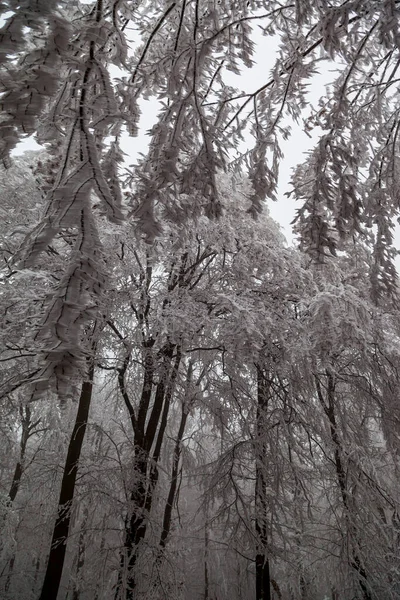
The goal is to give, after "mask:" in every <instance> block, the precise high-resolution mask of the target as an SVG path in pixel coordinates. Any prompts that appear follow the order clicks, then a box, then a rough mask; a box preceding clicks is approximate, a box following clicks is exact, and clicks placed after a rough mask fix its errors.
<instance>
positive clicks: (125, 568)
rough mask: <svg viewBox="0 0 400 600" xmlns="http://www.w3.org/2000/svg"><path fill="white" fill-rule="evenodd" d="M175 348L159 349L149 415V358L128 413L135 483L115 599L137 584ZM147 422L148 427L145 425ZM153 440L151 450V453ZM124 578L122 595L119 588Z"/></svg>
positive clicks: (173, 375)
mask: <svg viewBox="0 0 400 600" xmlns="http://www.w3.org/2000/svg"><path fill="white" fill-rule="evenodd" d="M175 349H176V347H175V346H174V345H173V344H170V343H168V342H167V343H166V344H165V345H164V346H163V348H162V349H161V350H160V352H159V356H160V358H161V365H160V370H159V372H160V378H159V382H158V384H157V386H156V389H155V394H154V403H153V406H152V408H151V411H150V415H148V413H149V406H150V398H151V389H152V382H153V377H154V359H153V358H150V357H149V359H148V361H147V363H145V364H146V367H145V373H144V380H143V388H142V398H141V402H140V404H139V410H138V417H137V419H136V418H135V416H134V414H133V415H132V416H131V423H132V426H133V432H134V437H135V461H134V468H135V483H134V486H133V489H132V491H131V496H130V501H131V506H132V509H131V513H130V515H128V516H127V518H126V521H125V540H124V549H123V552H122V553H121V560H120V573H119V575H118V581H117V586H116V592H115V600H118V599H120V598H126V600H133V598H134V590H135V588H136V586H137V581H136V574H135V566H136V563H137V560H138V558H139V555H138V549H139V545H140V543H141V542H142V541H143V539H144V537H145V535H146V531H147V523H148V515H149V513H150V510H151V507H152V501H153V495H154V489H155V487H156V485H157V480H158V467H157V463H158V460H159V457H160V453H161V447H162V442H163V439H164V433H165V428H166V425H167V420H168V412H169V407H170V402H171V397H172V394H173V388H174V383H175V380H176V376H177V373H178V369H179V364H180V360H181V353H180V351H179V349H178V351H177V355H176V359H175V363H174V365H173V366H171V362H172V358H173V353H174V351H175ZM120 389H121V392H123V397H124V400H125V403H126V404H127V407H128V410H129V411H130V413H131V412H132V410H130V407H132V404H131V402H130V400H129V397H128V395H127V392H126V389H125V385H124V381H121V382H120ZM147 416H148V419H147ZM146 422H147V426H145V425H146ZM154 443H155V446H154V451H153V453H152V454H151V448H152V447H153V444H154ZM124 576H125V577H124ZM124 579H125V594H124V593H123V590H122V588H123V582H124Z"/></svg>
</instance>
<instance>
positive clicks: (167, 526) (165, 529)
mask: <svg viewBox="0 0 400 600" xmlns="http://www.w3.org/2000/svg"><path fill="white" fill-rule="evenodd" d="M187 417H188V412H187V408H186V406H185V404H183V405H182V415H181V422H180V424H179V430H178V436H177V438H176V441H175V447H174V455H173V458H172V472H171V483H170V486H169V492H168V498H167V503H166V505H165V509H164V518H163V526H162V531H161V537H160V548H165V546H166V544H167V540H168V536H169V533H170V531H171V519H172V508H173V506H174V502H175V496H176V489H177V486H178V475H179V461H180V457H181V452H182V440H183V434H184V432H185V427H186V421H187Z"/></svg>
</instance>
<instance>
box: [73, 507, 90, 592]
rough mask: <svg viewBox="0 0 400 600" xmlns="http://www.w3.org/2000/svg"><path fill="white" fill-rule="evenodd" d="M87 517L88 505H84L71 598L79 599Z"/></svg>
mask: <svg viewBox="0 0 400 600" xmlns="http://www.w3.org/2000/svg"><path fill="white" fill-rule="evenodd" d="M88 517H89V511H88V507H87V506H85V508H84V511H83V518H82V523H81V531H80V534H79V541H78V556H77V561H76V572H75V581H74V582H73V590H72V600H79V596H80V587H81V585H80V577H81V573H82V571H83V566H84V564H85V530H86V525H87V521H88Z"/></svg>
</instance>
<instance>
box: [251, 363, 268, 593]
mask: <svg viewBox="0 0 400 600" xmlns="http://www.w3.org/2000/svg"><path fill="white" fill-rule="evenodd" d="M256 368H257V424H256V427H257V431H256V447H255V450H256V452H255V455H256V486H255V509H256V522H255V529H256V533H257V538H258V542H257V553H256V561H255V563H256V600H271V577H270V565H269V558H268V531H267V516H268V514H267V513H268V511H267V508H268V507H267V498H266V480H265V459H266V454H267V448H266V443H265V432H266V426H267V410H268V400H269V387H270V383H269V380H268V379H267V375H266V373H265V372H264V371H263V369H261V367H259V366H257V367H256Z"/></svg>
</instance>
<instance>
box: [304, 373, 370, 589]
mask: <svg viewBox="0 0 400 600" xmlns="http://www.w3.org/2000/svg"><path fill="white" fill-rule="evenodd" d="M326 377H327V390H326V399H324V395H323V392H322V388H321V384H320V382H319V380H318V378H316V384H317V394H318V398H319V400H320V403H321V404H322V407H323V409H324V411H325V414H326V416H327V417H328V421H329V431H330V436H331V440H332V443H333V448H334V450H333V452H334V462H335V470H336V477H337V480H338V484H339V489H340V495H341V498H342V504H343V508H344V512H345V516H346V521H347V525H348V528H349V532H350V535H351V537H352V538H353V540H354V539H356V538H357V532H356V530H355V527H354V525H353V524H352V522H351V509H350V506H349V496H348V488H347V478H346V469H345V467H344V464H343V456H344V451H343V447H342V443H341V440H340V437H339V434H338V427H337V423H336V412H335V380H334V377H333V375H332V373H330V372H329V371H327V372H326ZM350 566H351V567H352V568H353V569H354V570H355V571H356V572H357V575H358V582H359V585H360V588H361V591H362V594H363V599H364V600H372V596H371V593H370V591H369V589H368V585H367V573H366V571H365V569H364V567H363V564H362V561H361V559H360V557H359V556H358V552H357V550H356V548H354V546H353V547H352V548H351V550H350Z"/></svg>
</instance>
